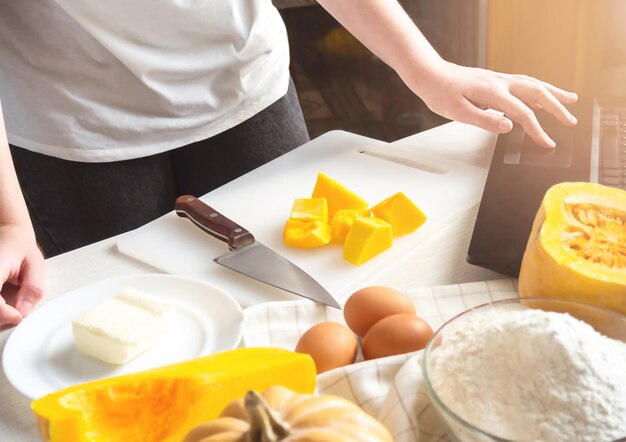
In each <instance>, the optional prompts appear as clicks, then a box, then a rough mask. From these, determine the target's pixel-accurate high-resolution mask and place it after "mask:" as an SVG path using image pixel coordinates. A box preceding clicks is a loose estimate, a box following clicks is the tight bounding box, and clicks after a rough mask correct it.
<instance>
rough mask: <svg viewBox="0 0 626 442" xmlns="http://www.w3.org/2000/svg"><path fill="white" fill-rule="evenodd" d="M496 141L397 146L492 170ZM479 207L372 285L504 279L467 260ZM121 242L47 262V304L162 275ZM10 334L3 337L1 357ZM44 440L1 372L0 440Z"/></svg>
mask: <svg viewBox="0 0 626 442" xmlns="http://www.w3.org/2000/svg"><path fill="white" fill-rule="evenodd" d="M495 140H496V136H495V135H493V134H490V133H487V132H485V131H483V130H481V129H478V128H475V127H472V126H467V125H464V124H460V123H456V122H453V123H448V124H445V125H443V126H439V127H437V128H434V129H431V130H428V131H425V132H421V133H419V134H416V135H412V136H410V137H407V138H404V139H402V140H398V141H396V142H394V143H392V144H393V145H397V146H401V147H408V148H411V149H419V150H421V151H424V152H427V153H431V154H435V155H440V156H443V157H447V158H452V159H454V160H456V161H463V162H466V163H469V164H473V165H476V166H479V167H482V168H484V169H485V171H486V169H487V167H488V166H489V162H490V160H491V155H492V152H493V148H494V146H495ZM477 210H478V205H476V206H475V207H473V208H472V209H471V210H468V211H467V212H466V213H465V214H464V215H463V216H460V217H459V218H458V219H456V220H455V222H454V223H450V224H449V225H447V226H444V227H443V228H442V229H440V230H439V232H438V233H437V234H436V235H433V236H432V237H431V238H430V239H429V241H427V242H426V243H425V244H423V245H422V246H420V247H419V248H417V249H415V251H413V252H412V253H411V256H410V257H407V259H404V260H403V261H402V263H400V264H399V265H397V266H394V267H390V268H387V269H385V270H384V271H383V272H382V273H380V274H378V275H376V276H375V277H374V278H373V280H372V281H371V283H376V284H382V285H389V286H393V287H397V288H413V287H426V286H432V285H446V284H457V283H462V282H472V281H482V280H490V279H498V278H504V276H503V275H500V274H498V273H494V272H491V271H489V270H486V269H482V268H480V267H476V266H473V265H470V264H468V263H467V262H466V261H465V257H466V254H467V249H468V246H469V241H470V238H471V233H472V229H473V226H474V220H475V218H476V212H477ZM118 240H119V236H118V237H114V238H110V239H107V240H104V241H101V242H98V243H95V244H92V245H89V246H86V247H83V248H81V249H78V250H74V251H72V252H69V253H65V254H63V255H59V256H56V257H53V258H50V259H48V260H46V265H47V271H48V281H47V299H50V298H53V297H55V296H58V295H60V294H62V293H65V292H67V291H69V290H72V289H74V288H77V287H80V286H83V285H85V284H89V283H92V282H95V281H99V280H102V279H107V278H110V277H114V276H124V275H132V274H138V273H160V271H158V270H156V269H154V268H152V267H150V266H148V265H145V264H143V263H141V262H139V261H135V260H133V259H131V258H128V257H126V256H124V255H122V254H120V253H119V252H118V251H117V250H116V247H115V245H116V243H117V241H118ZM10 333H11V330H10V329H9V330H5V331H2V332H0V354H1V353H2V352H3V350H4V346H5V343H6V340H7V338H8V337H9V335H10ZM36 440H39V438H38V435H37V430H36V426H35V418H34V416H33V414H32V412H31V411H30V401H29V400H28V399H27V398H26V397H24V396H22V395H21V394H20V393H18V392H17V391H16V390H14V389H13V387H12V386H11V385H10V384H9V383H8V381H7V379H6V377H5V375H4V372H2V371H0V441H2V442H13V441H36Z"/></svg>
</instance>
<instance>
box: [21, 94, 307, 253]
mask: <svg viewBox="0 0 626 442" xmlns="http://www.w3.org/2000/svg"><path fill="white" fill-rule="evenodd" d="M308 140H309V137H308V134H307V131H306V127H305V124H304V119H303V117H302V111H301V109H300V105H299V103H298V98H297V96H296V93H295V89H294V86H293V83H291V84H290V86H289V91H288V92H287V94H286V95H285V96H284V97H283V98H281V99H280V100H279V101H277V102H276V103H274V104H272V105H271V106H270V107H268V108H267V109H265V110H263V111H262V112H260V113H259V114H257V115H255V116H254V117H252V118H250V119H249V120H247V121H245V122H243V123H241V124H239V125H238V126H236V127H234V128H232V129H230V130H228V131H226V132H223V133H221V134H219V135H216V136H214V137H212V138H209V139H207V140H204V141H199V142H197V143H193V144H190V145H188V146H184V147H181V148H178V149H175V150H172V151H170V152H164V153H162V154H158V155H152V156H149V157H145V158H138V159H134V160H128V161H115V162H110V163H82V162H75V161H67V160H62V159H58V158H54V157H50V156H46V155H42V154H38V153H34V152H31V151H28V150H26V149H21V148H19V147H15V146H11V154H12V156H13V162H14V164H15V169H16V171H17V175H18V179H19V182H20V186H21V188H22V193H23V194H24V197H25V199H26V204H27V206H28V210H29V212H30V217H31V220H32V222H33V226H34V229H35V234H36V236H37V241H38V242H39V245H40V246H41V248H42V249H43V251H44V254H45V256H46V257H51V256H54V255H57V254H59V253H64V252H67V251H69V250H72V249H75V248H78V247H81V246H84V245H87V244H90V243H93V242H96V241H99V240H102V239H105V238H108V237H111V236H114V235H117V234H120V233H123V232H126V231H129V230H132V229H135V228H137V227H139V226H141V225H143V224H145V223H147V222H149V221H152V220H153V219H155V218H158V217H159V216H161V215H164V214H165V213H167V212H169V211H171V210H173V209H174V200H175V199H176V197H177V196H179V195H183V194H191V195H196V196H201V195H204V194H205V193H207V192H209V191H211V190H213V189H215V188H217V187H219V186H221V185H222V184H225V183H227V182H229V181H231V180H233V179H235V178H237V177H239V176H241V175H243V174H245V173H247V172H249V171H251V170H253V169H255V168H257V167H259V166H261V165H262V164H264V163H266V162H268V161H270V160H272V159H274V158H276V157H278V156H280V155H282V154H284V153H286V152H288V151H289V150H291V149H293V148H295V147H298V146H299V145H301V144H304V143H306V142H307V141H308Z"/></svg>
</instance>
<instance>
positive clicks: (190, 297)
mask: <svg viewBox="0 0 626 442" xmlns="http://www.w3.org/2000/svg"><path fill="white" fill-rule="evenodd" d="M125 287H134V288H137V289H139V290H143V291H146V292H148V293H150V294H152V295H154V296H157V297H159V298H163V299H166V300H168V301H170V302H172V303H174V304H175V305H176V309H177V314H176V324H175V326H174V328H173V332H172V333H170V334H169V336H168V337H167V339H165V340H164V341H163V342H162V343H160V344H159V345H157V346H156V347H153V348H151V349H150V350H148V351H147V352H146V353H144V354H142V355H139V356H138V357H136V358H135V359H133V360H131V361H130V362H128V363H127V364H125V365H122V366H115V365H110V364H107V363H105V362H100V361H98V360H96V359H93V358H91V357H89V356H86V355H84V354H82V353H81V352H79V351H78V349H77V348H76V347H75V345H74V339H73V337H72V325H71V322H72V320H74V319H75V318H77V317H79V316H80V315H82V314H83V313H84V312H86V311H87V310H89V309H91V308H93V307H95V306H96V305H98V304H100V303H102V302H103V301H104V300H106V299H107V298H109V297H111V296H113V295H115V293H117V292H118V291H119V290H121V289H123V288H125ZM242 333H243V313H242V311H241V307H240V306H239V304H238V303H237V302H236V301H235V300H234V299H233V298H232V297H231V296H230V295H229V294H228V293H226V292H225V291H223V290H221V289H219V288H217V287H215V286H213V285H211V284H207V283H206V282H202V281H199V280H195V279H191V278H187V277H180V276H174V275H159V274H148V275H144V274H142V275H133V276H127V277H121V278H114V279H107V280H104V281H100V282H97V283H94V284H90V285H87V286H84V287H80V288H78V289H75V290H73V291H71V292H68V293H66V294H64V295H62V296H59V297H58V298H54V299H51V300H50V301H48V302H45V303H44V304H42V305H41V306H40V307H39V308H37V309H36V310H35V311H33V313H32V314H30V315H29V316H28V317H26V318H25V319H24V320H23V321H22V322H21V323H20V324H19V325H18V326H17V327H16V328H15V330H14V331H13V333H12V334H11V336H10V337H9V339H8V341H7V343H6V345H5V348H4V353H3V357H2V362H3V368H4V372H5V374H6V376H7V379H8V380H9V382H10V383H11V384H12V385H13V386H14V387H15V388H16V389H17V390H19V391H20V392H22V393H23V394H25V395H26V396H28V397H29V398H31V399H35V398H38V397H41V396H43V395H45V394H48V393H51V392H53V391H56V390H59V389H61V388H65V387H69V386H71V385H75V384H79V383H83V382H88V381H92V380H96V379H102V378H106V377H112V376H119V375H122V374H127V373H133V372H137V371H142V370H147V369H150V368H154V367H160V366H164V365H169V364H173V363H176V362H180V361H183V360H187V359H192V358H196V357H200V356H204V355H208V354H211V353H217V352H221V351H226V350H230V349H233V348H235V347H237V345H238V344H239V341H240V340H241V336H242Z"/></svg>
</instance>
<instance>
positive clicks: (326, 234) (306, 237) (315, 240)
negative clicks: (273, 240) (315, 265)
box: [283, 219, 331, 249]
mask: <svg viewBox="0 0 626 442" xmlns="http://www.w3.org/2000/svg"><path fill="white" fill-rule="evenodd" d="M330 239H331V237H330V226H329V225H328V224H326V223H324V222H322V221H318V220H317V221H300V220H297V219H288V220H287V222H286V223H285V230H284V231H283V241H284V243H285V245H286V246H290V247H299V248H301V249H311V248H313V247H321V246H325V245H326V244H328V243H329V242H330Z"/></svg>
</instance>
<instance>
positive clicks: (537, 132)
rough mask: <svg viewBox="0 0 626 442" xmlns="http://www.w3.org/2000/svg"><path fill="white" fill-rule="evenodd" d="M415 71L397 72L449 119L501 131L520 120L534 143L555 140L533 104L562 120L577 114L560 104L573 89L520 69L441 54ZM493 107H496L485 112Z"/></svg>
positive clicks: (570, 122) (573, 96)
mask: <svg viewBox="0 0 626 442" xmlns="http://www.w3.org/2000/svg"><path fill="white" fill-rule="evenodd" d="M426 72H427V73H426V75H424V71H422V72H420V74H419V75H417V74H416V75H415V76H414V75H412V74H410V73H409V74H408V75H406V74H405V75H401V76H402V77H403V80H404V82H405V83H406V84H407V86H409V88H411V90H412V91H413V92H415V93H416V94H417V95H419V96H420V98H421V99H422V100H424V102H425V103H426V105H427V106H428V107H429V108H430V109H431V110H432V111H433V112H435V113H437V114H439V115H442V116H444V117H446V118H449V119H451V120H457V121H460V122H463V123H468V124H473V125H475V126H479V127H482V128H483V129H486V130H489V131H492V132H499V133H505V132H509V131H510V130H511V129H512V128H513V124H512V121H515V122H517V123H519V124H520V125H521V126H522V127H523V128H524V130H525V131H526V133H527V134H528V135H529V136H530V137H531V138H532V139H533V140H534V141H535V142H536V143H537V144H539V145H541V146H544V147H547V148H552V147H555V143H554V141H553V140H552V139H551V138H550V137H549V135H548V134H546V132H545V131H544V130H543V129H542V127H541V125H540V124H539V122H538V121H537V117H536V116H535V113H534V111H533V109H534V110H539V109H543V110H545V111H546V112H549V113H551V114H552V115H554V117H556V119H557V120H558V121H560V122H561V123H562V124H564V125H566V126H573V125H575V124H576V122H577V121H576V118H575V117H574V116H573V115H572V114H571V113H570V112H569V111H568V110H567V109H566V108H565V106H564V104H571V103H574V102H575V101H576V100H577V99H578V97H577V96H576V94H574V93H571V92H567V91H564V90H562V89H559V88H557V87H555V86H553V85H551V84H549V83H545V82H543V81H540V80H537V79H535V78H532V77H528V76H525V75H509V74H501V73H498V72H493V71H489V70H486V69H479V68H470V67H465V66H459V65H456V64H453V63H449V62H446V61H444V60H440V61H439V62H437V63H434V64H433V65H432V66H430V67H429V68H428V69H427V70H426ZM488 109H493V110H496V111H499V112H501V113H502V114H504V115H502V114H500V113H497V112H490V111H489V110H488Z"/></svg>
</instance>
